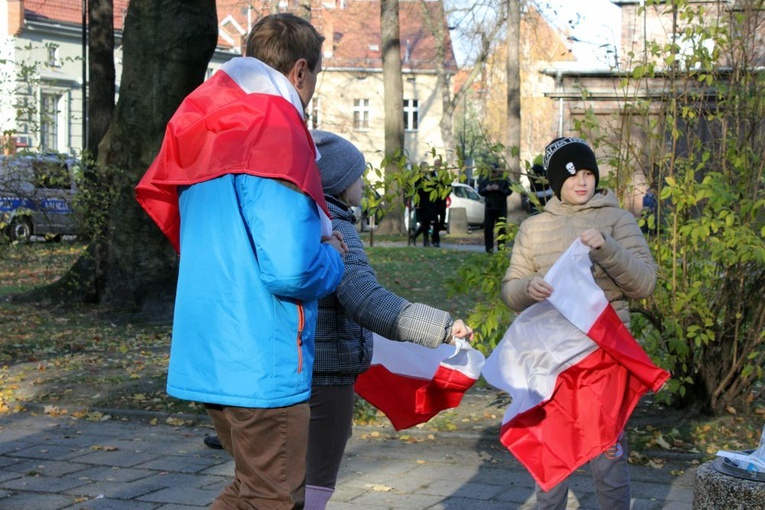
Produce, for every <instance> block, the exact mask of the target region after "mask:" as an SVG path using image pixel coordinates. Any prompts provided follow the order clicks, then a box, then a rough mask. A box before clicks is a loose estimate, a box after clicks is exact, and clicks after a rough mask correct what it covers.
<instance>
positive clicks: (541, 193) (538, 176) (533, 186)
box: [526, 160, 553, 214]
mask: <svg viewBox="0 0 765 510" xmlns="http://www.w3.org/2000/svg"><path fill="white" fill-rule="evenodd" d="M529 188H530V191H531V194H532V195H534V196H535V197H536V199H537V201H538V202H539V205H537V204H536V203H534V202H532V201H531V200H528V208H527V209H526V212H528V213H531V214H536V213H538V212H540V211H542V210H543V209H544V208H545V204H546V203H547V201H548V200H550V199H551V198H552V196H553V190H552V188H551V187H550V184H549V183H548V182H547V172H546V171H545V167H544V166H542V164H541V163H537V161H536V160H535V161H534V164H533V165H531V170H530V172H529Z"/></svg>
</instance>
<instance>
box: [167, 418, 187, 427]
mask: <svg viewBox="0 0 765 510" xmlns="http://www.w3.org/2000/svg"><path fill="white" fill-rule="evenodd" d="M165 423H167V424H168V425H172V426H174V427H181V426H183V425H186V424H187V423H188V424H191V422H190V421H189V422H187V421H186V420H182V419H180V418H173V417H172V416H170V417H169V418H168V419H167V420H165Z"/></svg>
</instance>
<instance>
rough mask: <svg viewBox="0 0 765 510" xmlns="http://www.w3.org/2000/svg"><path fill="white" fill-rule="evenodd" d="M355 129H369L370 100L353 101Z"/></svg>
mask: <svg viewBox="0 0 765 510" xmlns="http://www.w3.org/2000/svg"><path fill="white" fill-rule="evenodd" d="M353 129H369V99H354V100H353Z"/></svg>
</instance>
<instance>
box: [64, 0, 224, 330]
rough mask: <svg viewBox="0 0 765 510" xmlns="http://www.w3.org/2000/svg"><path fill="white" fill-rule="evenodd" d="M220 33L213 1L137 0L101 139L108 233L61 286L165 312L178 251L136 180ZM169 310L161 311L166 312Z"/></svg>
mask: <svg viewBox="0 0 765 510" xmlns="http://www.w3.org/2000/svg"><path fill="white" fill-rule="evenodd" d="M217 38H218V26H217V13H216V10H215V1H214V0H164V1H161V2H158V1H156V0H132V1H131V2H130V6H129V8H128V12H127V17H126V19H125V31H124V34H123V74H122V82H121V87H120V97H119V100H118V102H117V106H116V109H115V112H114V117H113V119H112V122H111V124H110V126H109V129H108V131H107V133H106V135H105V136H104V138H103V140H102V141H101V143H100V145H99V150H98V161H97V167H98V168H99V172H100V178H101V179H103V180H104V182H105V185H106V186H107V188H108V189H109V190H110V197H111V198H110V200H109V201H108V203H107V204H105V206H104V207H105V214H106V220H105V221H106V228H105V230H104V235H103V236H100V237H97V238H95V239H94V240H93V242H92V243H91V245H90V246H89V248H88V254H89V255H90V257H83V258H82V259H81V260H80V261H78V263H77V264H76V265H75V266H74V267H73V268H72V269H71V270H70V271H69V272H68V273H67V275H66V276H65V277H64V278H62V279H61V280H60V281H59V283H58V284H57V288H58V290H59V291H60V292H61V293H69V294H70V295H74V296H77V297H80V298H81V299H88V298H90V299H91V300H93V301H95V302H98V303H101V304H105V305H108V306H111V307H114V308H119V309H121V310H126V311H144V312H147V313H149V314H153V315H158V314H166V313H168V312H169V311H170V310H172V304H173V299H174V295H175V281H176V273H177V267H176V266H177V256H176V254H175V252H174V250H173V249H172V247H171V246H170V243H169V242H168V241H167V239H166V238H165V237H164V235H163V234H162V233H161V232H160V231H159V229H157V227H156V226H155V224H154V223H153V222H152V221H151V219H149V217H148V216H147V215H146V214H145V213H144V212H143V210H142V209H141V208H140V206H139V205H138V203H137V202H136V200H135V186H136V184H137V183H138V181H139V180H140V178H141V177H142V176H143V174H144V172H145V171H146V169H147V168H148V167H149V165H150V164H151V162H152V161H153V159H154V157H155V156H156V154H157V152H158V151H159V147H160V145H161V143H162V139H163V136H164V131H165V127H166V125H167V122H168V120H170V117H171V116H172V115H173V113H174V112H175V110H176V109H177V108H178V105H179V104H180V103H181V101H182V100H183V99H184V98H185V97H186V96H187V95H188V94H189V93H190V92H191V91H192V90H194V89H195V88H196V87H197V86H198V85H199V84H201V83H202V81H203V80H204V76H205V71H206V69H207V64H208V62H209V60H210V57H211V56H212V54H213V51H214V50H215V44H216V42H217ZM166 316H167V315H163V317H166Z"/></svg>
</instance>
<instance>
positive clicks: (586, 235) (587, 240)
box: [581, 228, 606, 250]
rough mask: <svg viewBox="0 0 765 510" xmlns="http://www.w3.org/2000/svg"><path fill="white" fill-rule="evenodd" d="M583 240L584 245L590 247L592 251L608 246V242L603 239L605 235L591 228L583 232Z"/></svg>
mask: <svg viewBox="0 0 765 510" xmlns="http://www.w3.org/2000/svg"><path fill="white" fill-rule="evenodd" d="M581 239H582V243H584V245H585V246H587V247H589V248H590V249H591V250H599V249H601V248H602V247H603V245H604V244H606V240H605V238H604V237H603V234H601V233H600V232H598V231H597V230H595V229H594V228H589V229H587V230H585V231H584V232H582V235H581Z"/></svg>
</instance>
